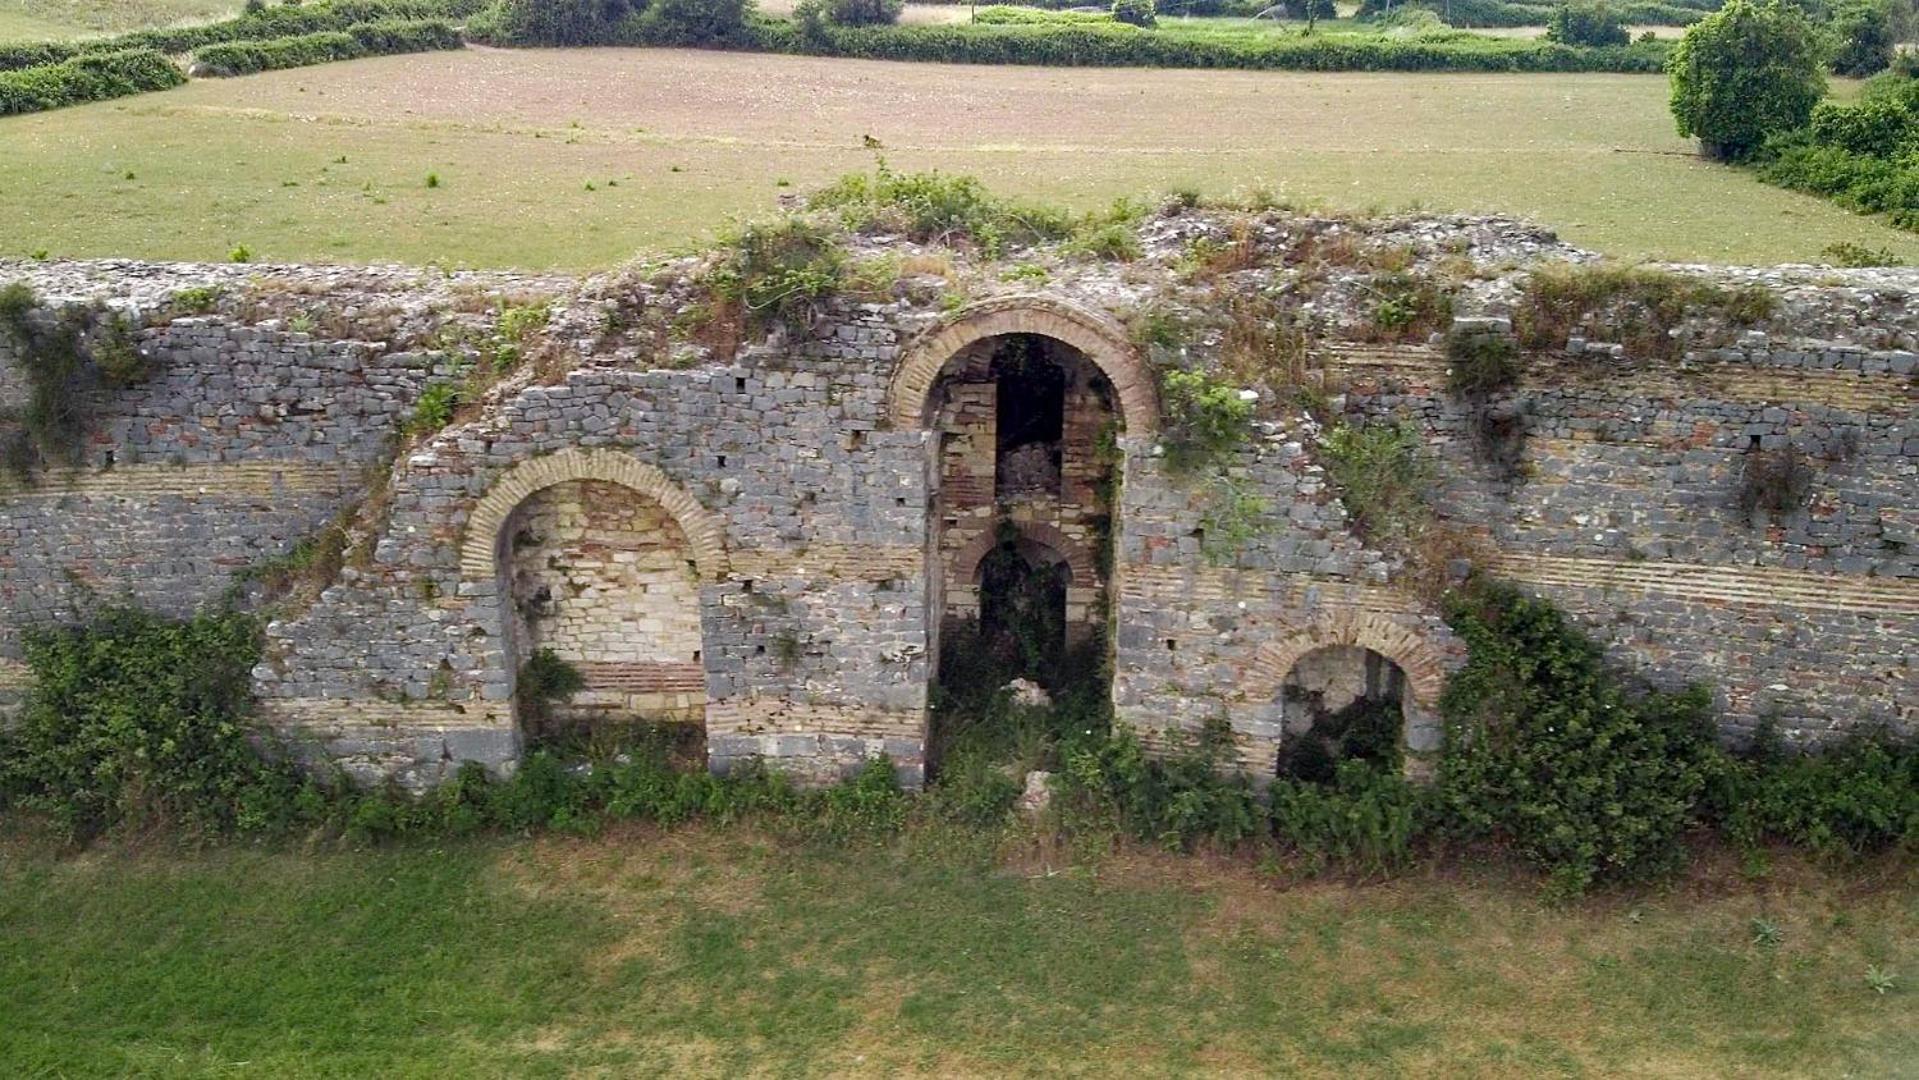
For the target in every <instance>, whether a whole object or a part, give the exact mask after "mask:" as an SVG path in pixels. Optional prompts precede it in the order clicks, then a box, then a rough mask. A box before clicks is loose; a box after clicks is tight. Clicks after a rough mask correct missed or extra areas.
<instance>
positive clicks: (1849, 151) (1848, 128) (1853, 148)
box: [1759, 74, 1919, 231]
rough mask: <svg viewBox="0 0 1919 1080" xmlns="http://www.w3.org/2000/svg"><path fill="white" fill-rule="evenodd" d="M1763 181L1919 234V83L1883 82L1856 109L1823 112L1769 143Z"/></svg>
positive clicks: (1823, 108)
mask: <svg viewBox="0 0 1919 1080" xmlns="http://www.w3.org/2000/svg"><path fill="white" fill-rule="evenodd" d="M1759 175H1760V176H1761V177H1763V178H1764V179H1766V180H1767V181H1770V182H1771V183H1775V184H1778V185H1780V186H1782V187H1789V188H1793V189H1796V190H1799V191H1808V192H1812V193H1813V194H1816V195H1824V196H1826V197H1828V198H1831V199H1832V200H1834V201H1835V202H1837V203H1839V204H1840V205H1841V206H1845V207H1848V208H1850V209H1853V210H1859V211H1863V212H1866V213H1887V214H1889V215H1890V216H1891V221H1892V224H1894V225H1896V226H1898V227H1900V228H1903V229H1911V230H1914V231H1919V79H1915V78H1913V77H1911V76H1910V75H1897V74H1894V75H1886V76H1882V77H1880V78H1879V79H1876V80H1874V81H1873V82H1872V83H1871V84H1870V85H1869V87H1868V90H1867V93H1866V94H1865V95H1864V96H1863V98H1862V99H1861V100H1860V101H1859V102H1858V103H1857V104H1852V105H1836V104H1832V103H1825V104H1821V105H1819V106H1818V107H1817V108H1815V109H1813V111H1812V119H1811V122H1810V123H1809V124H1807V126H1806V127H1804V128H1802V129H1800V130H1798V131H1795V132H1793V133H1791V134H1789V135H1783V136H1777V137H1775V138H1773V139H1772V140H1771V141H1770V142H1768V143H1767V145H1766V147H1765V149H1764V150H1763V152H1762V154H1761V161H1760V164H1759Z"/></svg>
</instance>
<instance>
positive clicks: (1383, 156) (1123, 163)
mask: <svg viewBox="0 0 1919 1080" xmlns="http://www.w3.org/2000/svg"><path fill="white" fill-rule="evenodd" d="M866 136H871V137H873V138H874V139H877V140H878V141H879V142H880V143H881V144H882V145H883V147H884V150H883V151H882V152H883V153H884V154H885V156H886V157H887V158H888V160H889V161H891V163H892V164H893V165H895V166H896V167H900V168H908V169H923V168H940V169H945V170H949V171H959V172H971V173H975V174H978V175H980V176H981V177H982V178H984V179H985V180H986V181H987V182H988V183H990V184H991V185H992V186H993V187H995V188H996V189H998V190H1001V191H1004V192H1010V193H1014V194H1021V195H1028V196H1033V197H1037V198H1043V199H1048V200H1053V201H1058V202H1062V203H1065V204H1068V205H1072V206H1076V207H1092V206H1097V205H1101V204H1104V203H1107V202H1109V201H1111V200H1112V199H1114V198H1115V197H1118V196H1122V195H1140V194H1148V193H1155V192H1163V191H1165V190H1167V189H1169V188H1173V187H1179V186H1190V187H1195V188H1198V189H1200V190H1201V191H1203V192H1205V193H1208V194H1212V195H1228V194H1233V193H1235V192H1238V193H1241V194H1244V193H1247V192H1249V191H1251V190H1254V189H1263V190H1265V191H1269V192H1272V193H1274V194H1276V195H1278V196H1279V197H1281V198H1284V199H1287V200H1290V201H1294V202H1297V203H1300V204H1305V205H1325V206H1329V207H1333V208H1339V209H1349V210H1368V209H1402V208H1411V207H1420V208H1425V209H1429V210H1458V211H1475V212H1493V211H1497V212H1502V213H1509V214H1516V215H1522V216H1527V217H1531V218H1533V219H1535V220H1537V221H1539V222H1541V223H1542V224H1545V225H1548V226H1550V227H1552V228H1555V229H1557V230H1558V231H1559V232H1560V233H1561V234H1562V235H1563V236H1564V237H1566V238H1567V239H1568V240H1570V241H1572V242H1574V243H1578V244H1581V245H1584V246H1588V247H1592V248H1596V249H1599V250H1602V251H1607V252H1610V253H1613V254H1616V255H1620V256H1624V257H1629V258H1636V257H1654V258H1664V259H1696V260H1705V261H1715V262H1753V263H1768V262H1780V261H1790V260H1812V259H1816V258H1818V256H1819V253H1820V251H1821V250H1822V249H1824V248H1825V247H1826V246H1827V245H1829V244H1832V243H1834V242H1835V241H1840V240H1845V241H1850V242H1852V243H1855V244H1861V245H1864V246H1866V247H1870V248H1889V249H1892V250H1893V251H1895V252H1897V253H1899V254H1901V255H1903V256H1904V257H1905V258H1907V259H1908V261H1919V237H1915V236H1913V235H1912V234H1909V233H1902V232H1898V231H1895V230H1893V229H1891V228H1889V227H1887V226H1885V225H1883V224H1882V223H1880V222H1878V221H1875V220H1872V219H1867V218H1862V217H1859V216H1857V215H1854V214H1850V213H1848V212H1846V211H1844V210H1841V209H1839V208H1837V207H1835V206H1833V205H1831V204H1830V203H1827V202H1825V201H1823V200H1820V199H1817V198H1813V197H1810V196H1805V195H1799V194H1795V193H1792V192H1788V191H1783V190H1780V189H1777V188H1773V187H1769V186H1767V185H1764V184H1761V183H1759V182H1758V181H1756V180H1754V179H1753V178H1752V177H1751V176H1749V175H1747V174H1746V173H1743V172H1740V171H1738V170H1735V169H1731V168H1728V167H1725V166H1721V165H1715V164H1710V163H1707V162H1704V161H1701V160H1699V159H1698V158H1697V157H1695V156H1694V155H1693V154H1692V153H1691V151H1690V147H1689V146H1688V144H1687V143H1686V142H1685V141H1683V140H1681V139H1679V138H1678V137H1677V136H1676V135H1674V134H1673V131H1672V124H1671V120H1670V118H1669V117H1668V115H1667V112H1666V86H1665V81H1664V80H1663V79H1660V78H1657V77H1649V76H1624V75H1467V74H1451V75H1448V74H1439V75H1405V74H1364V73H1346V74H1330V75H1326V74H1312V73H1276V72H1247V71H1151V70H1133V69H1098V70H1089V69H1058V68H1011V67H958V66H951V65H944V64H891V63H884V62H877V61H853V60H827V59H817V58H806V57H787V56H768V55H742V54H723V53H710V52H696V51H684V50H646V49H583V50H568V51H547V50H529V51H500V50H486V49H470V50H466V51H464V52H460V53H451V54H433V55H424V56H397V57H385V58H380V59H375V60H366V61H359V62H355V63H348V64H333V65H328V66H325V67H319V68H308V69H303V70H298V71H284V72H275V73H270V74H267V75H262V76H257V77H251V78H244V79H233V80H206V81H198V82H195V83H193V84H192V85H189V86H186V87H183V88H181V89H179V90H175V91H169V92H167V93H163V94H152V95H147V96H143V97H137V98H131V99H125V100H121V101H115V102H104V103H100V104H97V105H90V106H85V107H81V108H74V109H66V110H61V111H58V112H53V113H44V114H39V115H34V116H24V117H15V118H11V119H7V120H0V206H5V208H6V210H7V214H6V221H5V226H4V228H0V255H24V254H31V253H36V252H39V251H46V252H48V253H50V254H52V255H55V256H137V257H148V258H179V259H222V258H224V257H225V256H226V254H227V253H228V252H229V251H230V250H232V249H233V248H234V247H235V246H236V245H240V244H244V245H246V246H247V247H248V248H249V249H251V250H252V251H253V252H255V253H256V255H257V257H259V258H262V259H269V260H327V261H354V262H366V261H401V262H409V263H427V262H433V261H440V262H445V263H453V264H466V265H485V266H521V267H533V268H545V267H565V268H597V267H605V266H609V265H613V264H616V263H618V262H621V261H623V260H625V259H626V258H628V257H630V256H631V255H633V254H634V253H636V252H639V251H642V250H658V249H661V248H670V247H673V246H675V245H683V244H687V243H693V242H698V241H701V240H703V239H704V238H706V237H707V236H709V235H710V234H711V233H712V231H713V230H714V229H715V227H716V226H718V225H719V224H721V223H722V222H724V221H725V220H726V219H727V218H728V217H729V216H730V215H761V214H765V213H767V212H770V211H771V210H772V209H773V208H774V206H775V205H776V202H777V199H778V198H779V197H780V196H781V195H785V194H791V193H793V192H795V191H802V190H805V189H807V188H809V187H812V186H814V185H818V184H821V183H824V182H826V181H828V180H830V179H831V178H833V177H835V176H837V175H838V174H840V173H843V172H846V171H849V170H855V169H864V168H870V167H871V165H872V163H873V158H874V153H873V152H872V151H870V150H867V149H864V148H863V147H864V145H865V137H866ZM428 173H437V174H438V175H439V177H440V178H441V180H442V183H441V184H440V186H438V187H437V188H428V187H427V186H426V182H425V181H426V177H427V175H428ZM589 183H591V185H592V187H591V189H590V190H589V188H588V184H589Z"/></svg>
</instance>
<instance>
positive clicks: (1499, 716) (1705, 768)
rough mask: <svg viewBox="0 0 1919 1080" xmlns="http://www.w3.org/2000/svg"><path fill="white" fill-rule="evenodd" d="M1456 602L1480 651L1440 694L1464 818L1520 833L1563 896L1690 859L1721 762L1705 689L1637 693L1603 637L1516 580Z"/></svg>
mask: <svg viewBox="0 0 1919 1080" xmlns="http://www.w3.org/2000/svg"><path fill="white" fill-rule="evenodd" d="M1448 607H1449V610H1448V612H1447V616H1448V620H1449V621H1450V623H1451V624H1452V627H1453V629H1454V630H1455V631H1456V632H1457V633H1458V634H1459V636H1460V637H1461V638H1462V639H1464V640H1465V642H1466V646H1467V649H1468V654H1469V659H1468V660H1467V662H1466V666H1465V667H1464V668H1462V669H1460V671H1459V672H1458V673H1457V674H1455V675H1454V676H1453V677H1452V679H1451V680H1450V681H1449V682H1448V683H1447V685H1446V690H1445V693H1444V694H1443V695H1442V696H1441V698H1440V710H1441V712H1442V713H1443V714H1444V716H1445V721H1446V749H1445V753H1444V755H1443V756H1442V758H1441V763H1440V798H1441V800H1442V802H1443V803H1444V806H1445V810H1446V812H1447V813H1448V814H1449V815H1450V818H1451V820H1452V821H1453V822H1455V823H1456V828H1457V829H1458V830H1459V831H1460V832H1461V833H1463V834H1465V835H1468V836H1488V837H1495V838H1498V839H1501V840H1504V841H1505V842H1508V843H1510V844H1511V845H1512V846H1513V847H1514V848H1515V849H1516V850H1517V851H1518V852H1519V853H1520V854H1521V855H1523V856H1524V857H1525V858H1526V859H1528V860H1529V861H1531V862H1534V863H1536V864H1538V865H1539V866H1541V867H1542V868H1544V869H1546V870H1547V871H1548V872H1549V873H1550V874H1551V875H1552V879H1553V885H1554V888H1555V891H1557V892H1560V893H1561V894H1564V895H1576V894H1578V893H1580V892H1583V891H1585V889H1586V888H1588V887H1589V886H1590V885H1592V884H1593V883H1595V882H1598V881H1604V880H1619V879H1636V878H1643V877H1648V876H1651V875H1654V874H1657V873H1660V872H1664V871H1669V870H1671V869H1673V868H1675V867H1676V866H1677V865H1678V864H1679V863H1680V862H1682V861H1683V859H1684V857H1685V849H1684V847H1683V846H1682V845H1681V842H1680V840H1681V834H1682V832H1683V831H1684V830H1685V829H1686V827H1687V826H1688V825H1690V824H1691V823H1692V822H1693V821H1694V819H1695V812H1696V809H1697V807H1698V805H1699V802H1700V799H1701V796H1702V795H1703V794H1704V792H1705V791H1706V788H1707V784H1708V782H1709V780H1710V779H1711V777H1712V776H1713V773H1714V768H1715V767H1716V765H1717V762H1718V754H1717V749H1716V747H1715V746H1714V744H1713V740H1712V725H1711V721H1710V718H1709V716H1708V711H1709V708H1710V705H1711V702H1710V699H1709V697H1708V696H1707V694H1706V693H1705V692H1704V691H1702V690H1692V691H1687V692H1685V693H1681V694H1663V693H1652V694H1647V695H1646V696H1644V697H1640V698H1631V697H1628V696H1627V694H1626V693H1625V691H1624V689H1623V688H1622V687H1621V686H1620V684H1619V682H1618V681H1617V680H1616V679H1615V678H1614V677H1613V676H1612V675H1611V674H1610V673H1608V672H1607V670H1606V669H1605V666H1604V664H1603V662H1602V654H1601V651H1600V648H1599V646H1598V645H1597V644H1595V643H1594V642H1593V641H1592V640H1591V639H1590V638H1588V637H1586V636H1585V635H1584V634H1583V633H1581V632H1579V631H1578V630H1577V629H1575V628H1574V627H1573V626H1571V625H1570V624H1569V623H1568V622H1567V621H1566V618H1565V616H1564V615H1563V614H1561V613H1560V612H1559V610H1558V609H1556V608H1554V607H1553V606H1552V605H1551V604H1549V603H1547V602H1546V601H1543V600H1538V599H1535V598H1532V597H1528V596H1525V595H1523V594H1521V593H1519V592H1518V591H1517V590H1514V589H1511V588H1507V587H1504V586H1482V587H1480V588H1477V589H1474V590H1471V591H1470V592H1468V593H1466V594H1464V595H1460V596H1455V597H1454V598H1453V599H1452V601H1451V602H1450V603H1449V605H1448Z"/></svg>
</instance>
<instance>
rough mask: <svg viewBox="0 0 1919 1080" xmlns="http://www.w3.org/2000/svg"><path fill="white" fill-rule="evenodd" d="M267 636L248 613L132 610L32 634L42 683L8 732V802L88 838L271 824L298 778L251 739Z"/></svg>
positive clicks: (4, 751) (3, 762) (2, 781)
mask: <svg viewBox="0 0 1919 1080" xmlns="http://www.w3.org/2000/svg"><path fill="white" fill-rule="evenodd" d="M257 636H258V634H257V627H256V626H255V625H254V623H253V622H252V620H250V619H247V618H244V617H239V616H217V615H209V616H202V617H200V618H196V619H192V620H189V621H187V622H184V623H176V622H171V621H168V620H164V619H158V618H155V617H153V616H150V615H146V614H142V613H140V612H137V611H132V610H126V609H116V610H112V611H109V612H107V613H105V614H104V615H102V616H100V617H99V618H97V619H96V620H95V621H93V622H92V623H90V624H88V625H85V626H76V627H59V628H53V629H42V630H36V631H32V632H29V633H28V634H27V635H26V638H25V646H26V659H27V663H28V665H29V666H30V667H31V668H32V670H33V676H34V682H33V688H32V690H31V691H30V692H29V693H28V695H27V701H26V706H25V708H24V709H23V711H22V714H21V717H20V723H19V725H18V726H17V728H15V730H13V731H12V732H9V733H7V734H6V735H5V736H4V742H0V799H4V800H8V801H11V802H13V803H14V804H15V805H18V806H22V807H26V808H29V809H33V810H37V811H41V812H44V813H46V814H49V815H51V816H52V817H53V818H54V820H55V821H57V822H58V823H59V824H60V826H61V827H62V828H63V829H64V830H66V831H68V832H69V833H71V834H74V835H79V836H85V835H88V834H91V833H94V832H97V831H99V830H101V829H104V828H108V827H112V826H115V825H121V824H125V825H130V826H134V827H144V826H151V825H159V824H169V823H171V824H178V825H185V826H187V827H189V828H216V829H217V828H225V827H233V826H249V825H262V824H265V823H266V818H265V817H264V816H262V814H263V812H264V811H263V808H264V807H267V806H275V807H278V806H280V805H283V804H287V803H288V802H289V800H290V799H291V796H292V792H293V791H294V790H295V789H296V788H297V786H298V785H297V782H296V781H295V780H294V779H293V778H292V776H291V775H290V773H288V772H287V771H286V770H284V769H282V768H280V767H277V766H274V765H271V764H268V763H267V762H266V761H264V760H263V759H262V758H261V756H260V754H259V753H258V752H257V751H256V750H255V749H254V747H253V746H252V745H250V744H249V743H248V742H247V727H246V723H245V718H246V715H247V704H248V698H249V695H250V693H251V677H252V676H251V673H252V668H253V665H254V663H255V662H256V661H257V660H258V658H259V644H258V641H257ZM267 816H272V815H271V814H270V813H268V814H267Z"/></svg>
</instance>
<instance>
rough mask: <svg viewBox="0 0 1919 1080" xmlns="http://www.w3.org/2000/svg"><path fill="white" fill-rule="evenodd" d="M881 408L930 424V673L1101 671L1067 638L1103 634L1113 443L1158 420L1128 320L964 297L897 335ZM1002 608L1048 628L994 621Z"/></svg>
mask: <svg viewBox="0 0 1919 1080" xmlns="http://www.w3.org/2000/svg"><path fill="white" fill-rule="evenodd" d="M887 411H888V417H889V420H890V422H891V423H892V425H893V427H894V428H896V429H898V430H902V431H923V432H925V433H926V435H927V443H926V450H927V462H926V468H927V474H928V484H927V487H928V490H929V491H930V492H931V493H932V495H931V498H930V499H929V501H928V511H927V512H928V527H927V533H926V535H927V544H928V550H927V580H928V586H929V587H928V589H927V597H926V602H927V622H928V625H929V628H930V633H931V636H932V639H933V640H932V645H933V651H934V655H935V656H937V657H938V659H939V663H938V666H937V668H936V674H935V678H936V679H938V678H940V675H939V674H937V672H942V671H943V672H946V673H947V676H948V677H950V678H952V679H954V680H957V681H965V682H967V683H969V684H970V683H972V682H977V681H978V675H979V673H980V672H981V671H982V670H987V671H993V672H996V673H997V674H998V675H999V676H1003V677H1009V678H1010V677H1017V678H1022V679H1027V680H1030V681H1034V682H1037V683H1039V684H1041V685H1042V686H1044V687H1046V688H1047V689H1049V690H1054V691H1058V690H1062V689H1066V687H1067V683H1069V682H1075V681H1078V680H1080V679H1081V678H1083V677H1101V678H1103V677H1105V675H1104V674H1103V673H1105V672H1107V671H1108V670H1110V669H1109V668H1108V667H1107V666H1106V665H1099V664H1086V663H1080V662H1077V661H1076V657H1077V656H1078V654H1077V653H1076V652H1072V650H1076V649H1077V648H1078V647H1079V646H1081V645H1083V644H1087V643H1091V642H1098V641H1101V640H1103V638H1102V632H1103V631H1104V630H1105V629H1106V622H1107V619H1108V611H1109V604H1108V603H1107V600H1108V598H1109V596H1110V595H1111V594H1112V592H1113V589H1114V583H1113V582H1112V581H1111V580H1110V578H1111V574H1110V573H1109V571H1108V569H1107V568H1108V567H1110V566H1111V565H1112V560H1111V559H1110V558H1109V557H1108V555H1109V551H1108V546H1109V545H1110V544H1111V542H1112V535H1113V529H1114V527H1115V523H1116V521H1117V517H1118V512H1119V506H1118V503H1119V498H1118V494H1119V482H1120V478H1121V476H1122V475H1123V472H1124V469H1123V458H1124V456H1125V455H1127V454H1129V453H1133V452H1135V451H1137V450H1138V449H1139V448H1141V447H1144V446H1148V445H1150V440H1151V439H1152V437H1153V435H1154V434H1155V433H1156V432H1157V431H1158V429H1159V404H1158V397H1157V394H1156V392H1155V383H1154V380H1153V377H1152V373H1151V372H1150V371H1149V370H1148V369H1147V367H1146V365H1145V363H1144V360H1143V359H1142V357H1141V356H1140V353H1139V350H1138V349H1137V348H1135V347H1134V345H1133V344H1132V342H1131V341H1129V340H1128V339H1127V336H1126V333H1125V331H1124V329H1123V328H1122V327H1121V326H1120V325H1119V324H1118V323H1117V322H1115V321H1114V320H1113V319H1112V318H1110V317H1109V316H1107V315H1104V314H1102V313H1099V312H1096V311H1093V310H1091V309H1088V308H1086V307H1084V306H1082V305H1079V304H1076V303H1073V302H1072V301H1069V300H1065V299H1062V298H1058V297H1049V296H1036V295H1021V296H1007V297H999V298H995V299H992V300H987V301H984V302H981V303H978V304H974V305H972V306H969V307H966V308H962V309H960V310H959V311H957V312H954V313H953V314H952V315H950V316H948V317H947V318H945V319H942V320H941V321H940V322H939V323H938V324H937V325H935V326H933V327H931V328H930V329H928V330H926V331H925V332H923V333H921V334H920V335H919V336H918V337H917V338H915V339H914V340H913V341H911V342H910V343H909V344H908V345H907V346H906V347H905V349H904V350H903V351H902V353H901V356H900V360H899V362H898V364H897V366H896V367H895V369H894V372H893V375H892V378H891V379H890V381H889V385H888V400H887ZM987 564H990V570H991V572H990V573H987V572H985V571H984V570H983V567H984V566H986V565H987ZM1010 612H1026V613H1027V614H1029V615H1031V616H1033V619H1034V620H1035V622H1036V627H1028V628H1026V629H1027V630H1029V631H1030V630H1035V629H1037V630H1039V631H1043V633H1040V638H1043V639H1045V640H1044V641H1041V640H1039V639H1035V638H1033V637H1032V635H1031V634H1030V633H1027V634H1021V635H1015V634H1012V633H1011V632H1010V631H1009V629H1008V627H1006V626H1001V625H999V622H1003V621H1005V620H1004V617H1005V616H1006V615H1007V613H1010ZM996 615H998V616H999V617H1000V618H999V620H998V621H996V619H995V616H996ZM1056 628H1057V629H1058V630H1059V637H1058V639H1057V640H1055V639H1054V638H1053V631H1054V629H1056ZM1012 637H1020V638H1021V640H1022V642H1023V644H1022V645H1021V647H1020V648H1018V649H1013V648H1011V647H1009V646H1008V645H1007V641H1008V640H1010V639H1011V638H1012ZM988 659H990V660H991V661H992V662H991V663H986V664H985V665H984V667H983V666H982V662H981V661H983V660H988ZM1087 672H1099V673H1102V674H1100V675H1097V676H1086V675H1084V674H1082V673H1087ZM949 689H952V687H949ZM987 689H989V690H990V689H991V688H987ZM949 698H950V695H949Z"/></svg>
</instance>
